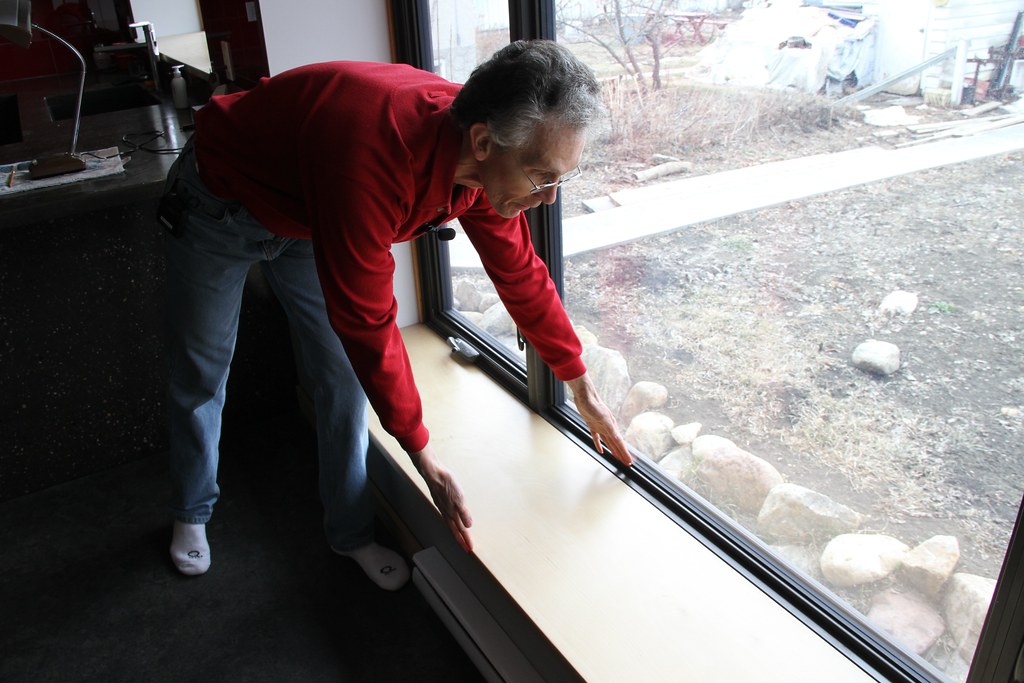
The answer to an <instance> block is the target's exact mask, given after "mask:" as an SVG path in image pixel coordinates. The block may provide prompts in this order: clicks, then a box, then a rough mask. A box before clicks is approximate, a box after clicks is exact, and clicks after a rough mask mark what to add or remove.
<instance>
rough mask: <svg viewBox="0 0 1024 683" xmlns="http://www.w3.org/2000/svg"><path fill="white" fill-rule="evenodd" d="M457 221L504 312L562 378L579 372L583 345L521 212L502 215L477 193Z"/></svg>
mask: <svg viewBox="0 0 1024 683" xmlns="http://www.w3.org/2000/svg"><path fill="white" fill-rule="evenodd" d="M459 222H460V223H461V224H462V227H463V228H464V229H465V231H466V235H467V236H468V237H469V240H470V242H472V243H473V247H474V248H475V249H476V251H477V253H478V254H479V255H480V261H481V262H482V263H483V266H484V270H485V271H486V272H487V275H488V276H489V277H490V278H491V282H492V283H493V284H494V288H495V289H496V290H497V292H498V296H499V297H501V301H502V303H504V304H505V308H506V309H507V310H508V312H509V315H511V316H512V319H513V320H514V321H515V323H516V325H517V326H518V327H519V329H520V331H522V333H523V336H525V337H526V339H527V340H528V341H529V342H530V344H532V345H533V347H534V348H535V349H537V352H538V353H539V354H540V357H541V358H542V359H544V362H545V363H547V365H548V367H550V368H551V370H552V371H553V372H554V373H555V376H556V377H557V378H558V379H559V380H561V381H563V382H564V381H566V380H570V379H575V378H577V377H579V376H580V375H582V374H583V373H584V372H585V371H586V366H585V365H584V364H583V360H582V359H581V358H580V354H581V353H582V350H583V347H582V346H581V344H580V341H579V337H578V336H577V335H576V331H575V330H574V329H573V327H572V323H571V322H570V321H569V316H568V314H567V313H566V312H565V307H564V306H563V305H562V300H561V299H560V298H559V296H558V291H557V290H556V289H555V283H554V282H552V281H551V275H550V273H549V272H548V269H547V266H546V265H544V262H543V261H541V259H540V257H539V256H537V254H536V252H534V250H533V244H532V242H531V241H530V227H529V224H528V223H527V222H526V217H525V216H524V215H522V214H520V215H519V216H518V217H517V218H514V219H511V220H510V219H506V218H502V217H501V216H499V215H497V214H496V213H494V210H493V209H492V208H491V205H490V202H488V200H487V197H486V195H484V194H483V193H480V197H479V198H478V199H477V201H476V203H474V205H473V207H472V208H471V209H470V210H469V211H467V212H466V213H465V214H464V215H463V216H460V217H459Z"/></svg>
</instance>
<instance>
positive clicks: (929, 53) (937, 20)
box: [864, 0, 1024, 94]
mask: <svg viewBox="0 0 1024 683" xmlns="http://www.w3.org/2000/svg"><path fill="white" fill-rule="evenodd" d="M1021 10H1024V0H946V1H945V2H938V1H936V0H865V2H864V12H865V13H866V14H870V15H872V16H876V17H878V19H879V27H878V42H877V50H878V54H877V57H876V64H877V65H881V66H882V67H885V66H886V65H888V66H889V68H890V73H888V74H885V73H876V80H883V79H884V78H885V77H886V75H889V76H891V75H894V74H897V73H900V72H901V71H903V70H904V69H906V68H909V67H911V66H914V65H916V64H920V63H921V62H923V61H924V60H925V59H927V58H929V57H933V56H935V55H938V54H941V53H943V52H945V51H946V50H948V49H949V48H953V47H956V46H957V43H958V42H959V41H961V40H962V41H965V42H966V44H967V56H968V57H985V56H987V55H988V48H989V47H992V46H997V45H1004V44H1005V43H1006V42H1007V40H1009V38H1010V31H1011V30H1012V29H1013V21H1014V19H1015V18H1016V16H1017V12H1019V11H1021ZM876 68H877V67H876ZM883 71H884V68H883ZM988 71H991V66H987V67H985V68H984V69H982V72H981V78H982V80H984V79H985V74H986V73H987V72H988ZM952 73H953V60H947V61H946V62H945V63H943V64H939V65H936V66H934V67H932V68H930V69H928V70H926V71H925V72H924V73H923V74H921V75H920V76H918V77H916V82H919V85H920V87H921V88H934V87H941V88H948V87H949V86H950V78H951V76H952ZM973 74H974V70H973V65H971V66H970V74H969V75H972V76H973ZM911 80H913V79H908V82H909V81H911ZM911 90H912V92H915V93H916V92H918V87H917V85H915V86H914V87H913V88H912V89H911ZM894 92H895V91H894ZM898 92H903V91H898ZM906 94H910V92H908V93H906Z"/></svg>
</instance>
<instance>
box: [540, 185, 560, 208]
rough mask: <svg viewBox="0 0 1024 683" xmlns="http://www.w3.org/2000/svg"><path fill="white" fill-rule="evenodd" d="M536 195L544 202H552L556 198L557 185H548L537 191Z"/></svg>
mask: <svg viewBox="0 0 1024 683" xmlns="http://www.w3.org/2000/svg"><path fill="white" fill-rule="evenodd" d="M537 196H538V197H540V200H541V201H542V202H544V203H545V204H554V203H555V200H556V199H558V186H555V187H549V188H547V189H546V190H544V191H542V192H538V193H537Z"/></svg>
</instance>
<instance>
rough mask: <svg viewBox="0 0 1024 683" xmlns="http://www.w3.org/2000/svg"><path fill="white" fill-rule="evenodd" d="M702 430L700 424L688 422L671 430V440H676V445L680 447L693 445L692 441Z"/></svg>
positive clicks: (702, 426)
mask: <svg viewBox="0 0 1024 683" xmlns="http://www.w3.org/2000/svg"><path fill="white" fill-rule="evenodd" d="M703 428H704V425H702V424H701V423H700V422H690V423H688V424H684V425H676V426H675V427H673V428H672V438H673V439H675V440H676V443H677V444H679V445H680V446H689V445H690V444H692V443H693V440H694V439H696V438H697V436H698V435H699V434H700V430H701V429H703Z"/></svg>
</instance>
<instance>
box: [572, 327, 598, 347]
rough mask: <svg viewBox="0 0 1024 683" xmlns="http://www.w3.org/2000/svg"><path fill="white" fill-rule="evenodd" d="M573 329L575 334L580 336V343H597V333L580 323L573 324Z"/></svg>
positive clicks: (586, 344) (585, 344) (587, 344)
mask: <svg viewBox="0 0 1024 683" xmlns="http://www.w3.org/2000/svg"><path fill="white" fill-rule="evenodd" d="M573 329H574V330H576V336H577V337H579V338H580V344H583V345H584V346H589V345H593V344H597V335H596V334H594V333H593V332H591V331H590V330H588V329H587V328H586V327H583V326H582V325H574V326H573Z"/></svg>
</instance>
